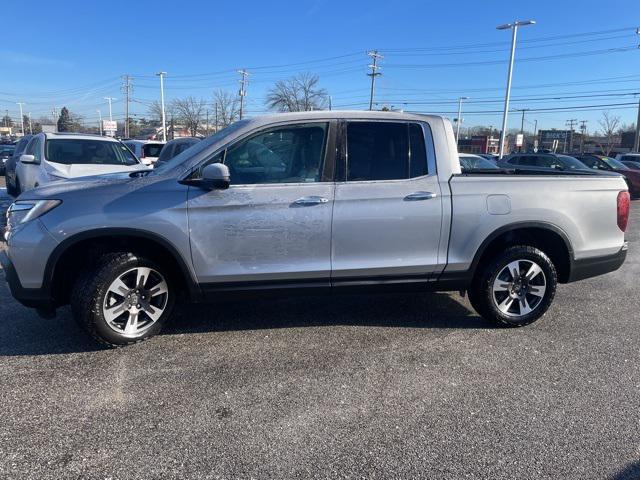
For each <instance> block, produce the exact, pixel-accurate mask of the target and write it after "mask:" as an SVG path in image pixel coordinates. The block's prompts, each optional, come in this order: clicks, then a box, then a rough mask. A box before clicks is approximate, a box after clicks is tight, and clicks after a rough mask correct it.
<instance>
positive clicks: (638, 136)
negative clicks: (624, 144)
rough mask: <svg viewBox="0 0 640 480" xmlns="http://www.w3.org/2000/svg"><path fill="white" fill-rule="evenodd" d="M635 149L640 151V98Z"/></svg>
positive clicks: (639, 101)
mask: <svg viewBox="0 0 640 480" xmlns="http://www.w3.org/2000/svg"><path fill="white" fill-rule="evenodd" d="M633 151H634V152H640V100H638V119H637V120H636V139H635V142H633Z"/></svg>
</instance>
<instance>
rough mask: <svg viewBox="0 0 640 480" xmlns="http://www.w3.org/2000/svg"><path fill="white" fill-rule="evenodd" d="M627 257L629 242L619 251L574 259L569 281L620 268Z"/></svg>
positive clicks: (595, 275)
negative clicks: (603, 255)
mask: <svg viewBox="0 0 640 480" xmlns="http://www.w3.org/2000/svg"><path fill="white" fill-rule="evenodd" d="M626 258H627V243H626V242H625V244H624V246H623V247H622V248H621V249H620V251H619V252H617V253H614V254H613V255H607V256H605V257H593V258H584V259H581V260H574V261H573V262H572V264H571V273H570V275H569V282H577V281H578V280H584V279H586V278H591V277H597V276H598V275H604V274H605V273H610V272H613V271H615V270H618V269H619V268H620V267H621V266H622V264H623V263H624V261H625V260H626Z"/></svg>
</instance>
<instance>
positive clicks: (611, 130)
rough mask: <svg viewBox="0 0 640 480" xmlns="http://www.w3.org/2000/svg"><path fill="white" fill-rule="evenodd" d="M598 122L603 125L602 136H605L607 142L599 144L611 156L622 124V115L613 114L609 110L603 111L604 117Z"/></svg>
mask: <svg viewBox="0 0 640 480" xmlns="http://www.w3.org/2000/svg"><path fill="white" fill-rule="evenodd" d="M598 123H599V124H600V127H602V136H603V137H604V138H605V144H604V145H599V147H600V149H601V150H602V152H603V153H604V154H605V155H606V156H609V154H610V153H611V150H612V149H613V145H614V143H615V139H616V134H617V132H618V127H619V126H620V117H616V116H611V114H610V113H609V112H608V111H605V112H602V118H601V119H600V120H598Z"/></svg>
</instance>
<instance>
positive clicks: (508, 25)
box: [496, 20, 536, 159]
mask: <svg viewBox="0 0 640 480" xmlns="http://www.w3.org/2000/svg"><path fill="white" fill-rule="evenodd" d="M535 23H536V22H535V20H522V21H518V20H516V21H515V22H513V23H506V24H504V25H499V26H497V27H496V28H497V29H498V30H509V29H511V55H510V56H509V71H508V74H507V91H506V93H505V96H504V112H503V114H502V131H501V132H500V153H499V156H498V158H500V159H502V157H503V156H504V139H505V136H506V133H507V119H508V115H509V100H510V98H511V79H512V77H513V61H514V59H515V55H516V38H517V36H518V27H524V26H526V25H534V24H535Z"/></svg>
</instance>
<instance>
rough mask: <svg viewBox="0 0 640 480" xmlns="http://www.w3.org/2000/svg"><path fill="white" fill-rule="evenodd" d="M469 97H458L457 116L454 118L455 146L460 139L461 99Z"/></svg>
mask: <svg viewBox="0 0 640 480" xmlns="http://www.w3.org/2000/svg"><path fill="white" fill-rule="evenodd" d="M468 99H469V97H459V98H458V118H457V120H456V146H457V145H458V142H459V141H460V123H462V117H461V115H462V101H463V100H468Z"/></svg>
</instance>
